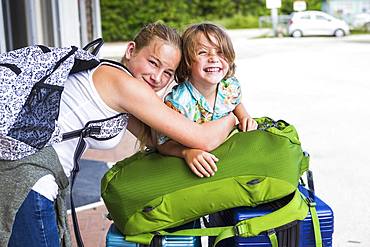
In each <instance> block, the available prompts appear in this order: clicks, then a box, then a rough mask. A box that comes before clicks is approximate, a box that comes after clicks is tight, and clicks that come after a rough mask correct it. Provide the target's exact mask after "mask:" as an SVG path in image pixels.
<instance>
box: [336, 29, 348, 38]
mask: <svg viewBox="0 0 370 247" xmlns="http://www.w3.org/2000/svg"><path fill="white" fill-rule="evenodd" d="M344 35H346V34H345V32H344V31H343V30H342V29H337V30H335V32H334V36H335V37H343V36H344Z"/></svg>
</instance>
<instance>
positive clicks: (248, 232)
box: [125, 189, 308, 246]
mask: <svg viewBox="0 0 370 247" xmlns="http://www.w3.org/2000/svg"><path fill="white" fill-rule="evenodd" d="M307 213H308V206H307V204H306V203H305V201H304V200H303V198H302V197H301V196H300V192H299V190H298V189H296V191H295V192H294V195H293V198H292V199H291V201H290V202H289V203H288V204H286V205H285V206H283V207H282V208H280V209H278V210H276V211H274V212H272V213H270V214H266V215H264V216H261V217H255V218H251V219H246V220H242V221H239V222H238V223H237V224H236V225H235V226H225V227H212V228H201V229H187V230H180V231H176V232H171V233H169V232H166V231H158V232H155V233H144V234H139V235H135V236H125V237H126V240H127V241H130V242H136V243H141V244H147V245H148V244H150V242H151V240H152V238H153V237H154V235H175V236H176V235H177V236H217V237H216V240H215V242H214V245H213V246H216V245H217V243H218V242H220V241H221V240H223V239H226V238H230V237H234V236H240V237H252V236H257V235H259V234H260V233H262V232H267V233H268V232H269V231H270V233H271V234H270V236H269V238H270V239H271V240H270V241H271V243H272V244H274V245H275V244H277V239H276V240H275V238H276V233H275V234H273V231H272V229H275V228H277V227H280V226H283V225H285V224H288V223H290V222H292V221H295V220H303V219H305V218H306V216H307ZM274 235H275V236H274ZM276 246H277V245H276Z"/></svg>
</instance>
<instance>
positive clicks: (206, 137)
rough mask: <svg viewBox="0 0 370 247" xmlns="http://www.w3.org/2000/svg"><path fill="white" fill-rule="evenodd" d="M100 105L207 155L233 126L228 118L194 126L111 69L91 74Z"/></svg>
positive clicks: (140, 84) (142, 84)
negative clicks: (131, 117)
mask: <svg viewBox="0 0 370 247" xmlns="http://www.w3.org/2000/svg"><path fill="white" fill-rule="evenodd" d="M93 80H94V84H95V87H96V88H97V90H98V92H99V95H100V96H101V98H102V99H103V101H104V102H105V103H106V104H107V105H109V106H110V107H111V108H113V109H115V110H116V111H118V112H129V113H130V114H132V115H134V116H135V117H136V118H138V119H139V120H141V121H142V122H144V123H146V124H147V125H149V126H150V127H152V128H154V129H156V130H157V131H159V132H161V133H163V134H165V135H167V136H168V137H170V138H171V139H173V140H175V141H177V142H179V143H181V144H183V145H184V146H187V147H192V148H198V149H202V150H205V151H210V150H213V149H215V148H216V147H218V146H219V145H220V144H221V143H222V142H223V141H224V140H225V138H226V137H227V135H228V134H229V132H230V131H231V130H232V128H233V126H234V125H235V119H234V116H233V115H232V114H231V115H229V116H226V117H224V118H222V119H219V120H217V121H211V122H208V123H205V124H197V123H194V122H192V121H191V120H189V119H187V118H186V117H184V116H183V115H181V114H180V113H178V112H175V111H174V110H172V109H170V108H169V107H167V106H166V105H165V104H164V103H163V102H162V101H161V99H160V98H159V97H158V96H157V95H156V94H155V93H154V91H153V90H152V89H151V88H150V87H149V86H148V85H147V84H146V83H145V82H143V81H139V80H137V79H135V78H133V77H131V76H130V75H128V74H127V73H125V72H123V71H121V70H118V69H116V68H113V67H110V66H101V67H99V68H98V69H97V70H96V71H95V73H94V74H93Z"/></svg>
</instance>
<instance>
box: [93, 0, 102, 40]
mask: <svg viewBox="0 0 370 247" xmlns="http://www.w3.org/2000/svg"><path fill="white" fill-rule="evenodd" d="M92 9H93V10H92V12H93V13H92V16H93V39H96V38H102V37H103V35H102V30H101V14H100V0H93V2H92Z"/></svg>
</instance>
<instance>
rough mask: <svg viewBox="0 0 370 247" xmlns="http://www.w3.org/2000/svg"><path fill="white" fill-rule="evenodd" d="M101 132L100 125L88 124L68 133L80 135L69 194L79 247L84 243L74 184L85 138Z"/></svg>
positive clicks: (74, 135) (84, 145)
mask: <svg viewBox="0 0 370 247" xmlns="http://www.w3.org/2000/svg"><path fill="white" fill-rule="evenodd" d="M99 132H100V126H90V127H89V126H88V125H86V126H85V127H84V128H83V129H80V130H76V131H72V132H69V133H67V134H68V139H71V138H74V137H78V136H79V139H78V144H77V147H76V150H75V153H74V155H73V163H74V166H73V169H72V172H71V191H70V195H69V197H70V201H71V212H72V222H73V229H74V233H75V236H76V242H77V246H78V247H83V246H84V244H83V241H82V237H81V233H80V228H79V226H78V219H77V214H76V209H75V205H74V202H73V196H72V191H73V185H74V183H75V179H76V176H77V174H78V172H79V171H80V165H79V161H80V158H81V155H82V154H83V152H84V151H85V149H86V142H85V139H84V138H85V137H88V136H90V135H91V134H96V133H99Z"/></svg>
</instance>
